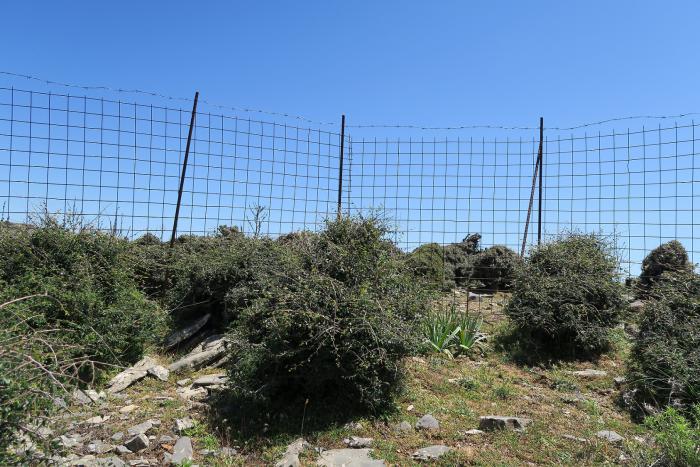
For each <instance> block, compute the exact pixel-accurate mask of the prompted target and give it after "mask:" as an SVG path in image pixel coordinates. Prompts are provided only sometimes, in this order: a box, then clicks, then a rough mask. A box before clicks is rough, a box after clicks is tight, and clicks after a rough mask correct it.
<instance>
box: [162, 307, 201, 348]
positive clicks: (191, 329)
mask: <svg viewBox="0 0 700 467" xmlns="http://www.w3.org/2000/svg"><path fill="white" fill-rule="evenodd" d="M209 318H211V315H210V314H209V313H207V314H206V315H204V316H202V317H201V318H199V319H197V320H195V321H193V322H192V323H190V324H188V325H187V326H185V327H184V328H182V329H178V330H177V331H175V332H173V333H172V334H170V335H169V336H168V337H167V338H166V339H165V341H164V342H163V347H165V348H166V349H169V348H170V347H174V346H176V345H177V344H179V343H181V342H184V341H186V340H187V339H189V338H190V337H192V336H194V335H195V334H196V333H197V332H198V331H199V330H200V329H202V328H203V327H204V325H205V324H207V321H209Z"/></svg>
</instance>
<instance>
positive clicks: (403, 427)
mask: <svg viewBox="0 0 700 467" xmlns="http://www.w3.org/2000/svg"><path fill="white" fill-rule="evenodd" d="M394 431H395V432H397V433H410V432H411V431H413V426H412V425H411V424H410V423H408V422H407V421H405V420H404V421H403V422H401V423H397V424H396V425H394Z"/></svg>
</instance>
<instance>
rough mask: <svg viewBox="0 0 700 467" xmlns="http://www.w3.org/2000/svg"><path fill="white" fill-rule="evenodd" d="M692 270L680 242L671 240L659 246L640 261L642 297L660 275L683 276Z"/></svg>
mask: <svg viewBox="0 0 700 467" xmlns="http://www.w3.org/2000/svg"><path fill="white" fill-rule="evenodd" d="M692 270H693V265H692V264H691V263H690V261H689V260H688V252H687V251H686V250H685V248H684V247H683V245H682V244H681V242H679V241H678V240H672V241H670V242H666V243H664V244H662V245H659V246H658V247H656V248H654V249H653V250H651V252H650V253H649V254H648V255H647V256H646V258H644V260H643V261H642V272H641V274H640V276H639V282H640V285H641V286H642V295H644V294H645V293H646V292H648V290H649V288H651V287H652V286H653V285H654V283H656V282H658V280H659V278H660V277H661V275H662V274H664V273H665V274H666V275H668V274H672V273H680V274H683V273H686V272H689V271H692Z"/></svg>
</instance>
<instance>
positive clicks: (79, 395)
mask: <svg viewBox="0 0 700 467" xmlns="http://www.w3.org/2000/svg"><path fill="white" fill-rule="evenodd" d="M72 398H73V400H74V401H75V402H76V403H77V404H80V405H87V404H92V402H93V401H92V399H91V398H90V396H88V395H87V394H86V393H85V391H83V390H82V389H76V390H74V391H73V394H72Z"/></svg>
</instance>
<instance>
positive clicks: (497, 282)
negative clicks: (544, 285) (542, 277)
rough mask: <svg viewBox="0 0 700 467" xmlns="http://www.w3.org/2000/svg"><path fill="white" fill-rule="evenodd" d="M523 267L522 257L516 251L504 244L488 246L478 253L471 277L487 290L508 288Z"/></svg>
mask: <svg viewBox="0 0 700 467" xmlns="http://www.w3.org/2000/svg"><path fill="white" fill-rule="evenodd" d="M520 267H522V259H521V258H520V256H518V254H517V253H516V252H514V251H513V250H511V249H510V248H508V247H505V246H503V245H495V246H492V247H489V248H486V249H485V250H483V251H480V252H479V253H477V254H476V256H475V258H474V264H473V266H472V271H471V279H472V280H473V281H478V282H480V283H481V284H482V288H484V289H486V290H508V289H510V288H511V287H512V285H513V281H514V280H515V277H516V275H517V273H518V270H519V268H520Z"/></svg>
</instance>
